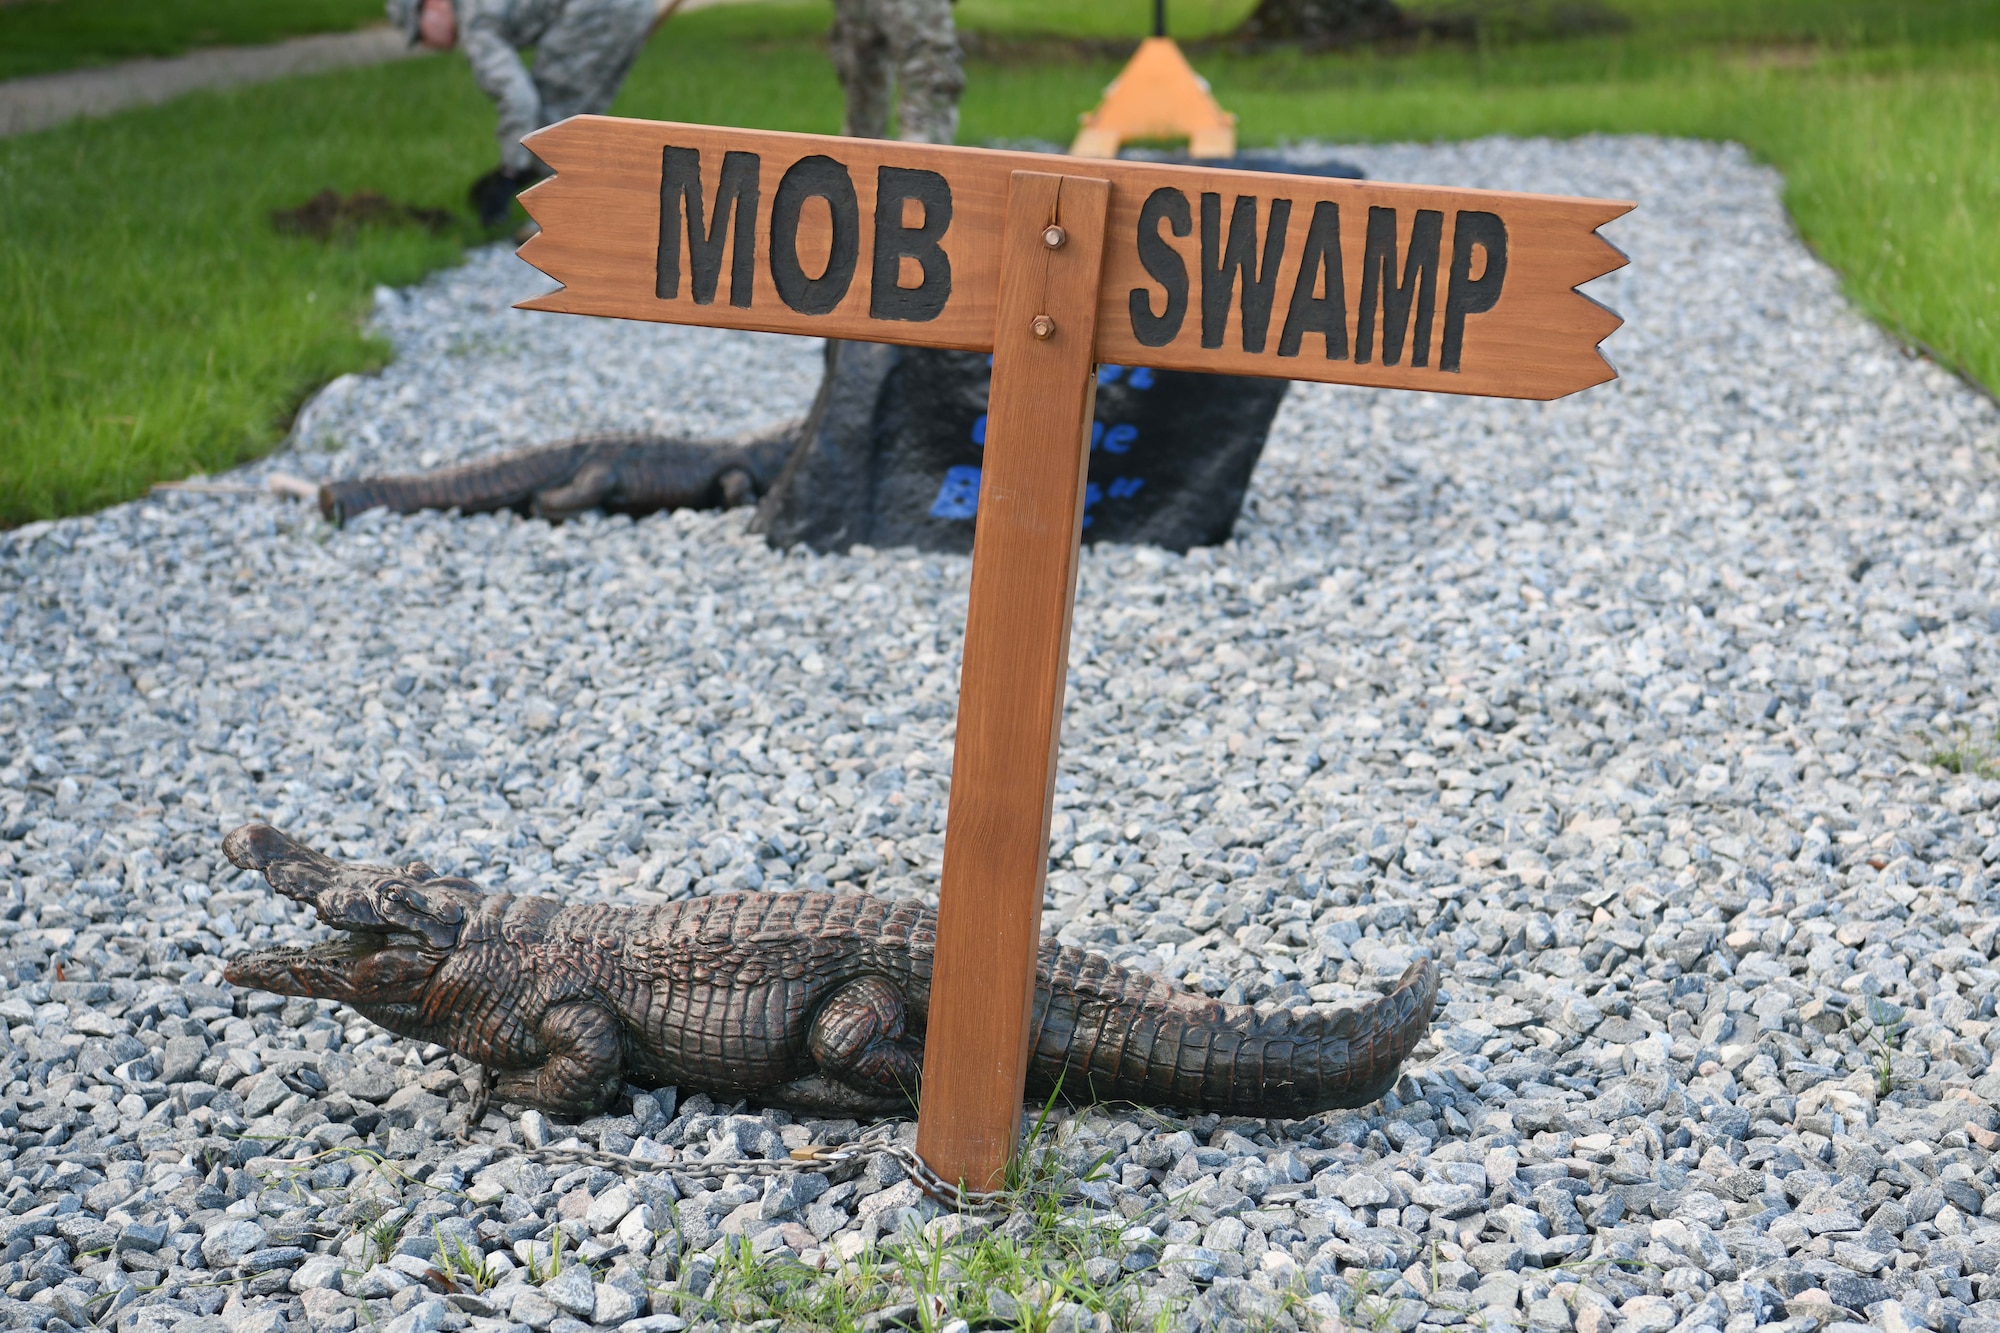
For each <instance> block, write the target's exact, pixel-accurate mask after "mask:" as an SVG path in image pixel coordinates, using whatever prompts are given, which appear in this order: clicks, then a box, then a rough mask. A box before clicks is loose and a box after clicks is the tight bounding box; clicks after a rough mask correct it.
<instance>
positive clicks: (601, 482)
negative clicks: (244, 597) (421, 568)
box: [319, 426, 797, 523]
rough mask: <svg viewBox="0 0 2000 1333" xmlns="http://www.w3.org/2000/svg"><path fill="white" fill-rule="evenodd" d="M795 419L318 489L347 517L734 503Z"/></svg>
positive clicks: (540, 514)
mask: <svg viewBox="0 0 2000 1333" xmlns="http://www.w3.org/2000/svg"><path fill="white" fill-rule="evenodd" d="M796 431H797V427H796V426H787V427H786V428H785V429H784V430H783V431H781V432H779V433H777V434H774V435H770V436H766V437H763V438H759V439H752V440H747V441H743V442H740V443H734V444H718V443H714V442H704V441H695V440H677V439H668V438H664V437H661V436H657V435H593V436H587V437H585V438H582V439H577V440H569V441H566V442H564V443H562V444H549V445H542V446H540V447H538V448H534V449H522V450H519V451H517V452H515V453H511V454H501V455H499V456H498V457H495V458H485V459H480V460H479V461H477V462H472V463H461V464H459V465H458V466H456V467H448V468H442V469H440V470H438V471H436V472H426V473H421V474H417V475H413V476H394V477H359V478H356V479H354V480H351V481H330V482H327V483H325V484H324V485H322V486H321V487H320V488H319V508H320V512H321V513H323V514H325V515H326V516H327V518H329V519H331V520H332V521H333V522H335V523H345V522H346V521H347V520H348V519H350V518H353V517H354V516H355V515H356V514H359V513H362V512H363V511H365V510H369V509H389V510H393V511H394V512H396V513H398V514H413V513H415V512H417V511H418V510H420V509H458V510H461V511H462V512H464V513H468V514H478V513H488V512H491V511H493V510H496V509H514V510H518V511H520V512H521V513H523V514H527V515H531V516H533V517H536V518H545V519H549V520H550V521H552V522H553V521H560V520H562V519H566V518H574V517H575V516H576V515H578V514H581V513H583V512H584V511H585V510H588V509H608V510H610V511H612V512H614V513H623V514H651V513H655V512H657V511H659V510H662V509H734V508H736V507H737V506H738V505H746V504H754V503H756V501H757V499H758V497H759V496H761V495H763V493H764V492H765V491H766V490H768V489H770V485H771V483H772V481H773V480H775V479H776V478H777V475H778V472H779V470H780V469H782V468H783V467H784V465H785V459H786V458H787V457H789V456H790V454H791V452H792V446H793V443H794V439H795V435H796Z"/></svg>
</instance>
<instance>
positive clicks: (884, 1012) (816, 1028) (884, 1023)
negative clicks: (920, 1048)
mask: <svg viewBox="0 0 2000 1333" xmlns="http://www.w3.org/2000/svg"><path fill="white" fill-rule="evenodd" d="M903 1019H904V1011H903V993H902V992H901V991H899V990H897V989H896V988H895V987H894V986H892V985H890V984H889V982H888V981H887V980H886V979H885V978H882V977H862V978H860V979H858V980H856V981H850V982H848V983H847V984H846V985H845V986H842V987H841V988H840V989H839V990H837V991H835V992H834V993H833V994H832V995H831V996H829V997H828V998H827V1001H826V1003H825V1004H824V1005H822V1006H821V1007H820V1011H819V1016H818V1017H816V1018H815V1019H813V1025H812V1031H811V1033H810V1034H809V1035H808V1037H807V1045H808V1048H809V1049H810V1050H811V1051H812V1057H813V1062H814V1063H815V1064H817V1065H818V1066H819V1068H820V1072H821V1073H822V1074H824V1075H826V1076H827V1077H828V1078H831V1079H834V1080H836V1081H838V1082H840V1083H844V1084H846V1085H847V1086H849V1087H851V1088H854V1089H856V1090H858V1091H860V1092H862V1093H864V1094H866V1095H867V1096H870V1097H874V1098H899V1099H901V1100H902V1101H904V1102H912V1103H913V1102H915V1101H916V1099H917V1080H918V1078H919V1076H920V1075H921V1073H922V1065H921V1063H920V1057H919V1056H918V1054H917V1052H915V1051H913V1050H911V1049H910V1047H909V1046H908V1045H907V1044H905V1043H904V1041H903Z"/></svg>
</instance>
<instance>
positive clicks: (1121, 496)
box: [1083, 477, 1146, 528]
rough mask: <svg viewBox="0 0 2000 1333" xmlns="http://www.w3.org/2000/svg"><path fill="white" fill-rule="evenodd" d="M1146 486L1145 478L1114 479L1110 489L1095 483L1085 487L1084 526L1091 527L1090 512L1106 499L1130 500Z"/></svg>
mask: <svg viewBox="0 0 2000 1333" xmlns="http://www.w3.org/2000/svg"><path fill="white" fill-rule="evenodd" d="M1145 484H1146V479H1145V478H1144V477H1113V478H1112V479H1111V485H1110V486H1109V487H1100V486H1099V485H1098V484H1097V483H1096V482H1094V481H1093V482H1090V483H1088V484H1087V485H1085V486H1084V488H1083V526H1084V527H1086V528H1087V527H1089V526H1090V511H1091V509H1092V508H1093V507H1094V506H1096V505H1097V504H1098V503H1099V502H1100V501H1102V500H1106V499H1111V500H1129V499H1130V498H1132V497H1133V496H1135V495H1137V494H1138V493H1139V488H1140V487H1141V486H1144V485H1145Z"/></svg>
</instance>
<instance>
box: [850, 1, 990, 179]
mask: <svg viewBox="0 0 2000 1333" xmlns="http://www.w3.org/2000/svg"><path fill="white" fill-rule="evenodd" d="M831 45H832V51H833V64H834V68H835V69H836V70H837V71H838V72H839V74H840V81H841V85H842V87H843V88H844V90H845V91H846V94H847V117H846V124H845V131H846V133H848V134H854V135H860V136H862V137H865V138H882V137H883V136H885V135H886V134H887V133H888V132H889V123H888V122H889V84H890V82H891V80H892V79H893V80H894V82H895V84H896V93H897V98H896V110H897V119H898V121H899V124H898V127H897V129H898V134H899V137H901V138H903V139H907V140H911V141H913V142H918V143H950V142H951V141H952V140H953V139H954V138H956V137H957V134H958V96H959V94H960V93H961V92H963V91H964V89H965V72H964V70H963V68H962V67H961V65H960V62H959V51H958V32H957V29H956V28H954V27H953V26H952V21H951V4H950V0H834V19H833V34H832V40H831Z"/></svg>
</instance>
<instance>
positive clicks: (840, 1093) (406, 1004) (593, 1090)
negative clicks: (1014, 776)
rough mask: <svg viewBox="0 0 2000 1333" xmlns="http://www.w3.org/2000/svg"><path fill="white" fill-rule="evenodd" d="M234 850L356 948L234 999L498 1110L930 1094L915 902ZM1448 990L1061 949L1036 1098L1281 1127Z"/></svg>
mask: <svg viewBox="0 0 2000 1333" xmlns="http://www.w3.org/2000/svg"><path fill="white" fill-rule="evenodd" d="M223 851H224V853H225V854H226V855H227V856H228V857H229V859H230V860H231V861H232V862H234V863H235V864H236V865H238V866H240V867H242V868H243V869H246V870H261V871H262V872H263V873H264V877H265V879H266V880H268V881H269V882H270V884H271V886H272V887H273V888H274V889H276V890H277V891H278V892H280V893H282V894H284V895H285V896H286V897H288V898H293V899H296V900H298V901H299V902H302V903H308V904H310V905H311V906H312V907H313V908H314V909H315V910H316V911H317V912H318V914H319V919H320V921H321V922H323V923H324V924H326V925H328V926H331V927H334V928H335V929H338V930H342V931H346V932H347V938H346V939H345V940H341V941H337V942H333V943H329V944H322V945H318V946H316V947H313V948H310V949H289V948H281V949H260V950H257V951H255V952H253V953H247V954H244V955H242V956H240V957H238V958H237V959H235V960H234V961H233V962H231V963H230V964H229V966H228V968H227V969H226V975H227V976H228V978H229V980H230V981H231V982H233V983H235V984H236V985H239V986H251V987H256V988H258V989H260V990H267V991H275V992H276V993H278V994H280V995H304V996H310V997H313V998H315V999H326V1000H338V1001H341V1002H343V1003H345V1004H348V1005H351V1006H353V1007H354V1008H355V1009H357V1010H359V1011H360V1012H361V1013H363V1014H365V1015H367V1016H368V1017H369V1018H371V1019H373V1020H374V1021H376V1022H377V1023H380V1024H381V1025H382V1026H383V1027H386V1028H388V1029H389V1030H390V1031H392V1032H395V1033H397V1034H399V1035H401V1036H404V1037H408V1038H411V1039H412V1040H416V1041H428V1042H436V1043H437V1044H439V1045H441V1046H445V1047H447V1048H449V1049H451V1050H453V1051H456V1052H457V1053H458V1054H460V1055H462V1056H464V1057H465V1058H467V1059H468V1060H472V1061H476V1062H477V1063H478V1064H479V1065H480V1066H481V1067H482V1068H483V1069H484V1070H485V1071H487V1072H486V1078H487V1079H488V1081H489V1082H488V1086H489V1088H490V1089H491V1090H492V1091H493V1092H496V1093H497V1094H498V1095H499V1096H500V1097H501V1098H502V1099H503V1100H507V1101H513V1102H521V1103H526V1104H528V1105H531V1106H538V1107H541V1108H543V1109H545V1110H549V1111H558V1112H563V1113H567V1114H572V1115H588V1114H591V1113H594V1112H597V1111H599V1110H602V1109H603V1108H604V1107H606V1106H608V1105H609V1104H610V1103H611V1102H612V1101H613V1100H615V1099H616V1098H617V1096H618V1094H619V1091H620V1089H621V1088H622V1087H623V1086H624V1085H625V1084H626V1083H628V1082H629V1083H634V1084H638V1085H642V1086H649V1087H664V1086H667V1085H669V1084H672V1085H677V1086H680V1087H684V1088H697V1089H700V1090H702V1091H705V1092H709V1093H711V1094H717V1095H720V1096H722V1097H725V1098H735V1097H747V1098H752V1099H755V1100H757V1101H759V1102H762V1103H765V1104H768V1105H773V1106H784V1107H789V1108H793V1109H796V1110H800V1111H808V1112H818V1113H821V1114H829V1115H841V1116H850V1115H878V1114H895V1113H899V1112H905V1111H907V1110H908V1109H909V1108H910V1106H911V1104H912V1103H913V1102H914V1100H915V1096H916V1091H917V1079H918V1076H919V1073H920V1071H921V1069H922V1067H923V1034H924V1022H925V1016H926V1009H927V1006H928V1004H929V1001H930V982H931V960H932V950H933V946H934V943H935V928H936V922H937V918H936V914H935V913H933V912H931V911H930V910H929V909H927V908H924V907H921V906H918V905H917V904H914V903H907V902H905V903H895V904H890V903H885V902H883V901H881V900H879V899H876V898H872V897H869V896H867V895H865V894H858V893H857V894H829V893H807V892H798V893H782V894H771V893H743V894H727V895H718V896H715V897H709V898H697V899H694V900H692V901H689V902H684V903H676V904H673V905H671V906H664V907H610V906H596V905H593V906H574V907H566V906H564V905H563V904H562V903H560V902H558V901H556V900H555V899H553V898H540V897H526V896H514V895H509V894H498V893H485V892H482V891H481V890H480V888H479V886H478V885H476V884H474V883H473V882H472V881H470V880H467V879H460V878H455V877H445V876H440V875H438V874H437V873H436V872H435V871H433V870H432V869H430V868H429V867H428V866H425V865H423V864H421V863H418V864H412V865H407V866H403V867H400V868H396V867H388V866H370V865H343V864H340V863H338V862H335V861H333V860H330V859H329V858H327V857H325V856H322V855H321V854H319V853H318V852H315V851H313V850H311V849H310V848H308V847H305V846H302V845H301V844H299V843H297V842H294V841H293V840H292V839H290V838H288V837H286V836H285V835H284V834H283V833H280V832H279V831H278V830H276V829H274V828H272V827H270V826H269V825H267V824H246V825H244V826H243V827H242V828H239V829H237V830H236V831H235V832H233V833H231V834H230V835H229V836H228V837H227V838H225V839H224V840H223ZM1437 994H1438V973H1437V969H1436V968H1435V967H1434V966H1433V965H1432V964H1431V962H1430V960H1429V959H1427V958H1426V959H1419V960H1418V961H1416V962H1415V963H1412V964H1411V965H1410V968H1409V970H1408V971H1406V972H1404V973H1403V976H1402V979H1401V980H1400V981H1398V982H1397V984H1396V987H1395V989H1394V990H1393V991H1392V992H1391V993H1389V994H1387V995H1384V996H1382V997H1381V998H1379V999H1375V1000H1371V1001H1369V1002H1368V1003H1366V1004H1364V1005H1361V1006H1359V1007H1358V1008H1353V1009H1348V1010H1343V1011H1336V1012H1324V1011H1319V1010H1310V1011H1308V1010H1290V1011H1287V1010H1279V1011H1277V1012H1274V1013H1270V1014H1259V1013H1257V1012H1256V1011H1255V1010H1254V1009H1252V1008H1250V1007H1248V1006H1245V1005H1226V1004H1219V1003H1217V1002H1215V1001H1213V1000H1209V999H1205V998H1203V997H1202V996H1199V995H1194V994H1191V993H1189V992H1187V991H1184V990H1181V989H1179V988H1177V987H1176V986H1175V985H1174V984H1173V983H1172V982H1170V981H1168V980H1166V979H1165V978H1163V977H1157V976H1151V975H1148V974H1146V973H1143V972H1130V971H1127V970H1125V969H1124V968H1120V967H1116V966H1113V965H1112V964H1111V963H1109V962H1107V961H1106V960H1105V959H1103V958H1100V957H1097V956H1094V955H1091V954H1086V953H1084V952H1082V951H1081V950H1078V949H1070V948H1063V947H1061V946H1059V945H1057V944H1056V943H1055V942H1053V941H1049V942H1046V943H1044V944H1043V946H1042V954H1041V963H1040V968H1039V974H1038V976H1037V979H1036V985H1035V1005H1034V1019H1033V1024H1034V1026H1033V1037H1032V1040H1031V1046H1030V1050H1031V1059H1030V1063H1029V1068H1028V1079H1027V1082H1028V1092H1029V1094H1030V1095H1031V1096H1034V1097H1037V1098H1039V1097H1044V1096H1046V1095H1048V1094H1049V1093H1050V1092H1051V1091H1053V1090H1056V1089H1057V1088H1060V1090H1061V1092H1062V1094H1063V1095H1064V1096H1065V1097H1068V1098H1070V1099H1071V1100H1075V1101H1084V1100H1115V1101H1128V1102H1139V1103H1148V1104H1155V1105H1169V1106H1183V1107H1189V1108H1195V1109H1203V1110H1211V1111H1221V1112H1226V1113H1229V1114H1233V1115H1252V1116H1279V1117H1286V1118H1297V1117H1301V1116H1306V1115H1311V1114H1313V1113H1314V1112H1318V1111H1325V1110H1330V1109H1332V1108H1335V1107H1343V1106H1363V1105H1366V1104H1367V1103H1369V1102H1371V1101H1374V1100H1375V1099H1376V1098H1377V1097H1379V1096H1381V1095H1382V1094H1383V1093H1384V1092H1385V1091H1387V1090H1388V1089H1389V1087H1390V1086H1391V1085H1392V1084H1394V1082H1395V1080H1396V1075H1397V1072H1398V1070H1399V1069H1400V1068H1401V1066H1402V1063H1403V1060H1404V1059H1405V1058H1406V1057H1407V1056H1408V1055H1409V1053H1410V1051H1411V1050H1412V1049H1413V1048H1414V1047H1415V1046H1416V1044H1417V1042H1418V1041H1419V1040H1421V1039H1422V1037H1423V1035H1424V1033H1425V1031H1426V1030H1427V1029H1428V1028H1429V1026H1430V1021H1431V1011H1432V1009H1433V1007H1434V1006H1435V1005H1436V1002H1437Z"/></svg>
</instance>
